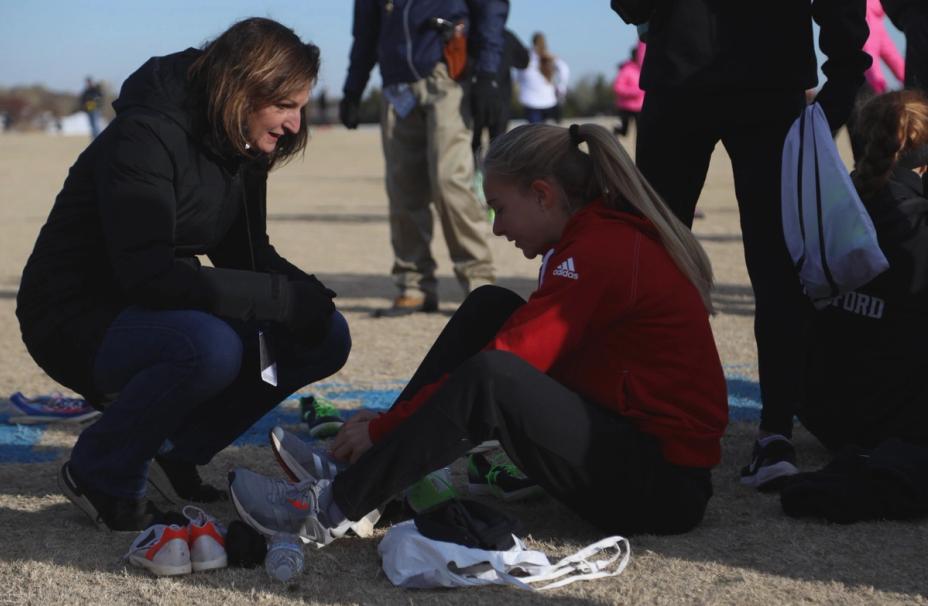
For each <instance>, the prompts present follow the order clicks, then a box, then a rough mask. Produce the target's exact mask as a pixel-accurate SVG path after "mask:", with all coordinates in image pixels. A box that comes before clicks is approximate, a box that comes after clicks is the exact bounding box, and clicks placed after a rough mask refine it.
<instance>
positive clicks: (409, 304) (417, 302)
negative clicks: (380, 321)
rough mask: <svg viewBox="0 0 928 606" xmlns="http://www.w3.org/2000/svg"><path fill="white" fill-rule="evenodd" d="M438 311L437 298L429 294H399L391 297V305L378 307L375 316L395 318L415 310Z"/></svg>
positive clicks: (424, 311) (412, 312)
mask: <svg viewBox="0 0 928 606" xmlns="http://www.w3.org/2000/svg"><path fill="white" fill-rule="evenodd" d="M436 311H438V298H437V297H435V296H429V295H400V296H398V297H397V298H395V299H393V306H392V307H388V308H387V309H378V310H377V311H375V312H374V317H375V318H396V317H399V316H408V315H410V314H414V313H416V312H423V313H433V312H436Z"/></svg>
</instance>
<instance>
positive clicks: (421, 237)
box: [380, 63, 494, 297]
mask: <svg viewBox="0 0 928 606" xmlns="http://www.w3.org/2000/svg"><path fill="white" fill-rule="evenodd" d="M410 87H411V88H412V92H413V94H414V95H415V97H416V107H415V108H414V109H413V110H412V111H411V112H410V113H409V114H408V115H407V116H406V117H405V118H402V119H400V118H399V117H398V116H397V115H396V112H395V111H394V109H393V107H392V106H391V105H390V104H388V103H387V102H386V101H384V102H383V107H382V113H381V120H380V124H381V132H382V135H383V137H382V139H383V155H384V159H385V163H386V185H387V196H388V197H389V200H390V239H391V242H392V244H393V254H394V262H393V270H392V273H393V276H394V279H395V281H396V285H397V287H398V288H399V289H400V292H401V293H404V294H406V293H408V294H416V293H422V294H425V295H426V296H429V297H435V296H436V295H437V293H436V290H437V282H436V279H435V259H434V258H433V257H432V252H431V250H430V245H431V242H432V228H433V221H432V213H431V209H430V205H429V203H430V202H434V204H435V210H436V213H437V215H438V218H439V220H440V222H441V228H442V232H443V233H444V236H445V240H446V241H447V243H448V252H449V253H450V255H451V261H452V262H453V263H454V274H455V276H457V278H458V280H459V281H460V283H461V286H463V287H464V289H465V290H466V291H470V290H473V289H475V288H477V287H479V286H482V285H484V284H487V283H490V282H493V280H494V276H493V262H492V258H491V255H490V249H489V247H488V246H487V236H488V233H489V226H488V224H487V217H486V213H485V211H484V210H483V208H481V206H480V203H479V202H478V201H477V197H476V196H475V195H474V191H473V183H474V158H473V155H472V152H471V147H470V140H471V136H472V135H471V117H470V107H469V105H468V103H467V95H466V94H465V93H466V90H465V88H464V87H463V86H462V85H461V84H460V83H458V82H455V81H454V80H452V79H451V78H450V77H449V76H448V70H447V68H446V66H445V65H444V64H443V63H439V64H438V65H437V66H436V67H435V70H434V71H433V72H432V74H431V75H430V76H428V77H426V78H423V79H422V80H419V81H417V82H413V83H412V84H410Z"/></svg>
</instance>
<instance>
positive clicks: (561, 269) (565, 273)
mask: <svg viewBox="0 0 928 606" xmlns="http://www.w3.org/2000/svg"><path fill="white" fill-rule="evenodd" d="M552 273H553V274H554V275H555V276H561V277H563V278H570V279H571V280H578V279H579V278H580V274H578V273H577V270H576V268H575V267H574V258H573V257H569V258H568V259H567V260H566V261H564V262H563V263H561V264H560V265H558V266H557V267H556V268H555V269H554V272H552Z"/></svg>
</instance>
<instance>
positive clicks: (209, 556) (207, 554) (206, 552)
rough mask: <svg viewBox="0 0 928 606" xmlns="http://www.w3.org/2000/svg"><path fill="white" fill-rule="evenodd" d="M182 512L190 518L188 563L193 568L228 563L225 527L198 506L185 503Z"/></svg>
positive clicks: (216, 566)
mask: <svg viewBox="0 0 928 606" xmlns="http://www.w3.org/2000/svg"><path fill="white" fill-rule="evenodd" d="M183 514H184V516H185V517H186V518H187V519H188V520H190V522H189V523H188V524H187V530H188V531H189V535H190V542H189V545H190V565H191V567H192V568H193V570H194V571H199V570H214V569H216V568H225V567H226V565H227V564H228V556H227V555H226V547H225V544H226V539H225V536H226V529H225V528H223V526H222V524H220V523H219V521H218V520H216V518H214V517H213V516H211V515H209V514H208V513H206V512H205V511H203V510H202V509H200V508H199V507H194V506H193V505H187V506H186V507H184V509H183Z"/></svg>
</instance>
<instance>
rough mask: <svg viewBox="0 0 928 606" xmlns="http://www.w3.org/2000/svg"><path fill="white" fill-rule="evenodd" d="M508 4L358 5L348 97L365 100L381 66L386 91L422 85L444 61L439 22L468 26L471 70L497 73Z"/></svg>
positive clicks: (416, 1)
mask: <svg viewBox="0 0 928 606" xmlns="http://www.w3.org/2000/svg"><path fill="white" fill-rule="evenodd" d="M508 15H509V2H508V0H355V3H354V28H353V31H352V34H353V35H354V43H353V44H352V46H351V63H350V65H349V67H348V77H347V78H346V79H345V87H344V89H343V92H344V94H345V96H346V97H354V98H360V97H361V94H362V93H363V92H364V87H365V86H367V80H368V78H369V77H370V72H371V69H372V68H373V67H374V64H375V63H379V64H380V75H381V78H382V79H383V85H384V86H390V85H391V84H397V83H400V82H415V81H416V80H421V79H422V78H425V77H426V76H428V75H429V74H431V73H432V70H433V69H434V68H435V65H436V64H437V63H438V62H439V61H441V60H442V47H443V45H444V42H443V41H442V37H441V33H440V32H439V31H438V30H436V29H435V28H433V27H432V26H430V25H429V20H430V19H431V18H433V17H441V18H443V19H447V20H448V21H451V22H458V21H464V22H465V24H466V27H467V32H468V36H467V45H468V54H469V55H470V59H469V61H470V62H472V63H471V65H470V67H471V69H472V71H474V72H488V73H492V74H495V73H496V70H497V68H498V67H499V61H500V55H501V54H502V50H503V29H504V27H505V25H506V17H507V16H508Z"/></svg>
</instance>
